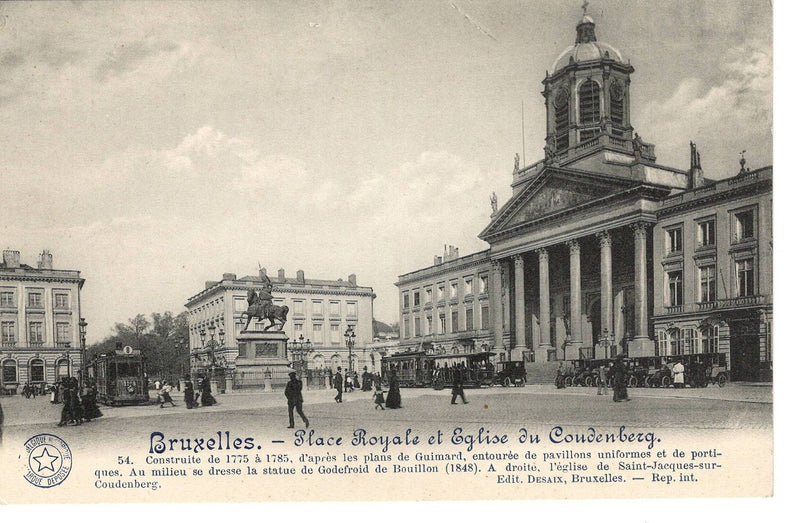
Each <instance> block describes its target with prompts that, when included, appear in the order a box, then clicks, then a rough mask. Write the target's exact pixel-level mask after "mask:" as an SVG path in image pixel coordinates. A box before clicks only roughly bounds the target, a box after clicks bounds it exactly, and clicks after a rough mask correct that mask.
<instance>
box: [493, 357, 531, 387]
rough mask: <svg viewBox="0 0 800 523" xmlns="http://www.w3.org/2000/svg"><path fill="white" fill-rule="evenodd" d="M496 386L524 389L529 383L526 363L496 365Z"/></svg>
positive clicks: (509, 362) (505, 362)
mask: <svg viewBox="0 0 800 523" xmlns="http://www.w3.org/2000/svg"><path fill="white" fill-rule="evenodd" d="M493 381H494V384H496V385H502V386H503V387H510V386H512V385H513V386H515V387H524V386H525V382H526V381H528V373H527V372H526V371H525V362H524V361H501V362H499V363H497V364H496V365H495V374H494V380H493Z"/></svg>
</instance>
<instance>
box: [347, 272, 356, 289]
mask: <svg viewBox="0 0 800 523" xmlns="http://www.w3.org/2000/svg"><path fill="white" fill-rule="evenodd" d="M347 281H348V282H350V285H352V286H353V287H355V286H356V275H355V274H351V275H350V276H348V277H347Z"/></svg>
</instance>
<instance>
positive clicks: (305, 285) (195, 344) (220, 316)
mask: <svg viewBox="0 0 800 523" xmlns="http://www.w3.org/2000/svg"><path fill="white" fill-rule="evenodd" d="M270 280H271V282H272V285H273V289H272V294H273V296H274V299H273V303H274V304H275V305H286V306H288V307H289V313H288V316H287V321H286V324H285V326H284V332H285V333H286V335H287V336H288V337H289V342H290V343H291V342H292V341H298V340H299V339H300V337H301V336H302V338H303V340H308V341H311V343H312V347H313V349H314V351H313V352H312V353H311V354H310V355H309V356H308V367H309V368H310V369H325V368H327V367H332V368H333V369H335V368H336V367H337V366H341V367H342V369H346V368H347V367H348V361H349V358H350V356H351V353H350V351H348V347H347V343H346V339H345V332H346V331H347V329H348V327H352V330H353V332H354V333H355V339H354V350H353V351H352V358H353V368H354V369H362V368H363V367H364V365H367V366H368V367H372V365H373V361H374V359H375V358H376V357H378V358H379V357H380V356H379V355H378V356H376V355H375V354H373V351H368V350H367V345H368V344H369V343H371V342H372V341H373V333H372V318H373V312H372V311H373V309H372V304H373V300H374V298H375V294H374V292H373V290H372V287H364V286H360V285H358V284H357V280H356V275H355V274H351V275H350V276H349V277H348V279H347V280H342V279H339V280H318V279H308V278H306V277H305V273H304V272H303V271H302V270H300V271H297V275H296V277H295V278H287V277H286V274H285V271H284V270H283V269H280V270H279V271H278V274H277V275H274V276H271V277H270ZM261 286H262V282H261V279H260V278H259V277H258V276H245V277H243V278H237V277H236V275H235V274H230V273H226V274H223V276H222V279H221V280H214V281H208V282H206V285H205V289H203V290H202V291H200V292H199V293H197V294H195V295H194V296H192V297H191V298H189V300H188V301H187V302H186V305H185V307H186V309H187V311H188V312H189V343H190V347H189V349H190V357H191V361H190V363H191V367H192V370H193V372H197V371H204V370H205V369H207V367H209V365H210V364H211V363H212V360H213V362H214V363H215V364H216V365H223V366H224V367H226V368H228V369H232V370H233V369H235V368H236V358H237V357H238V356H239V352H238V348H237V342H236V338H237V337H238V336H239V334H240V333H241V332H242V329H243V328H244V326H245V322H246V318H245V313H246V311H247V292H248V291H249V290H250V289H253V290H256V291H258V290H259V289H261ZM267 325H268V323H267V322H266V321H264V322H259V323H256V321H255V320H254V321H253V322H252V323H251V324H250V327H249V330H263V329H264V328H265V327H266V326H267ZM220 332H222V336H221V339H220ZM212 334H213V336H212ZM220 342H221V343H220ZM212 353H213V354H214V357H213V358H212V357H211V354H212ZM223 357H224V360H223ZM221 362H224V364H222V363H221Z"/></svg>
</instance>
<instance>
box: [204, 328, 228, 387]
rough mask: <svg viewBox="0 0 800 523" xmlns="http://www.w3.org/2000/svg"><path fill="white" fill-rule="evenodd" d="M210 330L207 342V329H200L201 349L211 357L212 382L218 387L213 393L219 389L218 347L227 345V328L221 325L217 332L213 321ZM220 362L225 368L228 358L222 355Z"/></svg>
mask: <svg viewBox="0 0 800 523" xmlns="http://www.w3.org/2000/svg"><path fill="white" fill-rule="evenodd" d="M208 331H209V340H208V344H206V330H205V329H200V345H201V350H202V351H203V352H205V353H207V354H209V356H210V357H211V384H212V386H213V387H214V388H215V389H216V390H214V391H213V393H214V394H216V393H217V391H218V390H219V385H218V383H217V356H216V352H217V349H224V347H225V330H224V329H223V328H222V327H220V329H219V332H217V326H216V325H215V324H214V323H212V324H211V325H209V326H208ZM215 335H217V336H218V338H215ZM218 340H219V341H218ZM198 359H199V357H198ZM219 363H220V364H221V365H222V368H223V369H224V368H225V367H227V360H226V359H225V356H224V355H223V356H220V361H219Z"/></svg>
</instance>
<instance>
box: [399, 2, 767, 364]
mask: <svg viewBox="0 0 800 523" xmlns="http://www.w3.org/2000/svg"><path fill="white" fill-rule="evenodd" d="M576 30H577V35H576V39H575V43H574V44H573V45H570V46H569V47H568V48H567V49H566V50H565V51H564V52H563V53H562V54H561V55H560V56H559V57H558V58H557V59H556V61H555V62H554V63H553V66H552V67H551V69H550V70H549V71H548V72H547V74H546V76H545V79H544V80H543V85H544V90H543V91H542V95H543V96H544V102H545V106H546V110H547V118H546V129H547V137H546V140H545V148H544V158H543V159H542V160H540V161H538V162H536V163H534V164H532V165H528V166H522V167H520V166H519V165H515V168H514V171H513V173H512V180H511V188H512V196H511V198H510V199H509V200H508V201H507V202H506V203H505V204H504V205H503V206H502V207H500V208H499V209H496V208H493V213H492V217H491V221H490V223H489V225H488V226H487V227H486V228H485V229H484V230H483V231H482V232H481V233H480V234H479V237H480V238H481V239H482V240H484V241H486V242H487V243H488V244H489V248H488V249H487V250H485V251H481V252H479V253H476V254H472V255H469V256H465V257H464V258H458V257H457V256H456V257H452V256H450V257H449V258H450V259H446V260H439V259H438V258H437V260H436V261H435V263H434V265H432V266H430V267H427V268H424V269H420V270H416V271H413V272H410V273H407V274H404V275H401V276H400V277H399V281H398V282H397V286H398V289H399V292H400V318H401V320H400V323H401V342H400V345H401V347H408V346H413V345H417V346H430V345H431V344H433V345H435V344H437V343H442V344H444V345H445V346H448V345H449V346H450V348H451V350H461V347H463V346H467V347H468V348H469V346H470V345H472V348H473V349H474V346H475V344H478V345H479V346H484V345H485V346H486V347H487V348H490V349H494V350H495V351H497V352H499V353H501V354H507V357H511V358H513V359H523V358H524V359H525V360H526V361H528V362H530V364H532V365H536V364H542V363H544V362H548V361H554V360H564V359H567V360H573V359H579V358H593V357H612V356H614V355H615V354H617V353H620V352H624V353H626V354H628V355H629V356H653V355H671V354H687V353H696V352H721V353H726V354H727V355H728V358H726V360H727V364H728V366H729V367H730V370H731V375H732V377H733V379H739V380H758V379H769V378H770V376H771V374H770V368H771V362H772V341H771V339H772V337H771V336H772V221H771V220H772V168H771V167H765V168H762V169H757V170H753V171H751V170H749V169H747V168H746V162H745V160H744V158H742V159H741V162H740V163H741V169H740V170H739V173H738V174H735V173H731V174H735V175H734V176H730V175H729V177H727V178H724V179H721V180H719V181H714V180H709V179H706V178H705V177H704V173H703V169H702V166H701V163H700V154H699V153H698V151H697V147H696V145H695V144H693V143H690V154H689V168H688V169H680V168H675V167H670V166H665V165H661V164H659V163H658V162H657V158H656V154H655V146H654V145H653V144H650V143H647V142H645V141H644V140H642V139H641V137H639V135H638V134H637V133H635V132H634V128H633V126H632V125H631V112H630V86H631V75H632V74H633V72H634V69H633V67H632V66H631V65H630V63H629V62H627V61H625V60H624V59H623V58H622V55H621V53H620V52H619V51H617V50H616V49H614V48H613V47H612V46H610V45H608V44H605V43H602V42H598V41H597V38H596V34H595V24H594V21H593V20H592V19H591V17H589V16H586V15H584V17H583V18H582V19H581V21H580V22H579V23H578V25H577V27H576ZM447 254H450V253H446V255H447ZM446 257H447V256H446ZM467 315H469V316H470V319H469V320H468V319H467Z"/></svg>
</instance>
